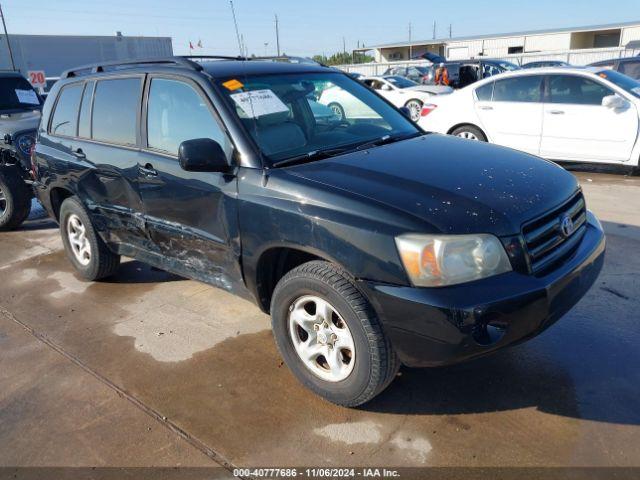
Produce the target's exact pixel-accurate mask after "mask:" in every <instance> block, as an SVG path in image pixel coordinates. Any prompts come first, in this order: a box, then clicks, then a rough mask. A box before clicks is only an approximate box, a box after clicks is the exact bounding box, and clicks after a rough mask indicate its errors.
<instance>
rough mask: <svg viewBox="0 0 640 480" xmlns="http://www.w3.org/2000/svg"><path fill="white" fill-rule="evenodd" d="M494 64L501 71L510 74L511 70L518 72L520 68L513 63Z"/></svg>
mask: <svg viewBox="0 0 640 480" xmlns="http://www.w3.org/2000/svg"><path fill="white" fill-rule="evenodd" d="M496 63H497V65H498V66H499V67H500V68H501V69H503V70H505V71H507V72H511V71H512V70H520V67H519V66H518V65H516V64H515V63H511V62H496Z"/></svg>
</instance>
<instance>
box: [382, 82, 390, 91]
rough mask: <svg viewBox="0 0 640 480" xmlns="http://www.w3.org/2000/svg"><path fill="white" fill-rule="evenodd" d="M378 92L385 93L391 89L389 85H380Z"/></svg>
mask: <svg viewBox="0 0 640 480" xmlns="http://www.w3.org/2000/svg"><path fill="white" fill-rule="evenodd" d="M380 90H384V91H385V92H388V91H389V90H391V87H390V86H389V85H386V84H385V85H382V88H381V89H380Z"/></svg>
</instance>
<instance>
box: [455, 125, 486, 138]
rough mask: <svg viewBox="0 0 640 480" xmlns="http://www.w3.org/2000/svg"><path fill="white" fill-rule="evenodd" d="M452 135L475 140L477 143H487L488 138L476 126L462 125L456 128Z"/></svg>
mask: <svg viewBox="0 0 640 480" xmlns="http://www.w3.org/2000/svg"><path fill="white" fill-rule="evenodd" d="M451 135H454V136H456V137H460V138H464V139H466V140H474V141H476V142H486V141H487V137H486V136H485V134H484V133H483V132H482V130H480V129H479V128H478V127H476V126H474V125H462V126H461V127H458V128H456V129H455V130H454V131H453V132H451Z"/></svg>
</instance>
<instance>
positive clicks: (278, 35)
mask: <svg viewBox="0 0 640 480" xmlns="http://www.w3.org/2000/svg"><path fill="white" fill-rule="evenodd" d="M276 50H277V51H278V56H280V30H279V29H278V15H276Z"/></svg>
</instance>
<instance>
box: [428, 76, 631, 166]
mask: <svg viewBox="0 0 640 480" xmlns="http://www.w3.org/2000/svg"><path fill="white" fill-rule="evenodd" d="M447 97H448V98H434V99H433V101H432V103H431V105H428V106H427V108H425V113H426V116H424V117H422V118H421V121H420V125H421V126H422V127H423V128H424V129H426V130H430V131H434V132H441V133H449V134H452V135H457V136H459V137H464V138H468V139H472V140H481V141H489V142H492V143H496V144H499V145H504V146H507V147H512V148H515V149H518V150H522V151H524V152H528V153H531V154H534V155H540V156H542V157H544V158H548V159H551V160H562V161H579V162H598V163H618V164H623V165H633V166H637V165H638V158H639V157H640V141H639V138H638V126H639V116H638V112H639V111H640V110H639V109H640V82H638V81H636V80H633V79H632V78H629V77H627V76H625V75H622V74H620V73H618V72H615V71H613V70H602V69H599V68H586V69H585V68H577V67H574V68H561V69H558V68H547V69H536V70H521V71H517V72H511V73H507V74H504V75H502V76H501V77H499V78H496V79H487V80H483V81H481V82H478V83H477V84H475V85H472V86H470V87H468V88H465V89H462V90H460V91H458V92H456V93H454V94H452V95H448V96H447Z"/></svg>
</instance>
